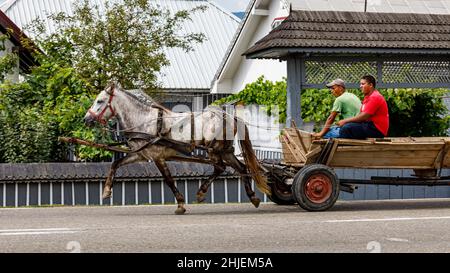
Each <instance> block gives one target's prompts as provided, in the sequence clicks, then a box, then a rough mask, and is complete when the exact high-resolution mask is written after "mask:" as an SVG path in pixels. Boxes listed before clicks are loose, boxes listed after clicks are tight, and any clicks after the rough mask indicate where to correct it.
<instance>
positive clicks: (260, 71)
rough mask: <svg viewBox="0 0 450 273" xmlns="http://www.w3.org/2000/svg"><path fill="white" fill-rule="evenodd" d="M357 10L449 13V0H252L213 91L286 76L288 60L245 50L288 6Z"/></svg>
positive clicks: (232, 90)
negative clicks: (257, 55)
mask: <svg viewBox="0 0 450 273" xmlns="http://www.w3.org/2000/svg"><path fill="white" fill-rule="evenodd" d="M290 8H292V9H293V10H314V11H326V10H329V11H355V12H358V11H359V12H363V11H367V12H381V13H386V12H394V13H425V14H450V0H251V1H250V3H249V5H248V7H247V13H246V16H245V18H244V19H243V20H242V22H241V25H240V26H239V28H238V30H237V32H236V34H235V37H234V39H233V40H232V42H231V44H230V46H229V48H228V51H227V54H226V56H225V59H224V60H223V61H222V65H221V66H220V67H219V69H218V71H217V73H216V76H215V78H214V80H213V82H212V84H211V92H212V93H238V92H239V91H241V90H242V89H244V87H245V85H246V84H248V83H251V82H254V81H255V80H256V79H257V78H258V77H260V76H261V75H264V76H265V78H266V79H268V80H271V81H279V80H282V79H283V77H286V75H287V71H286V63H285V62H280V61H277V60H253V59H252V60H249V59H246V58H245V57H244V56H242V54H243V53H244V52H245V51H246V50H247V49H248V48H250V47H251V46H253V45H254V44H255V43H256V42H257V41H259V40H260V39H261V38H263V37H264V36H266V35H267V34H269V32H270V31H271V30H272V29H273V26H277V25H278V23H279V22H280V21H281V20H282V19H283V18H284V17H286V16H287V15H288V14H289V10H290Z"/></svg>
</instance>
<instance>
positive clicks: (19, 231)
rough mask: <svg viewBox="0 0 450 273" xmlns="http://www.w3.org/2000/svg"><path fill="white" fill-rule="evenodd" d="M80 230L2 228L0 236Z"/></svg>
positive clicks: (68, 232) (71, 232) (74, 231)
mask: <svg viewBox="0 0 450 273" xmlns="http://www.w3.org/2000/svg"><path fill="white" fill-rule="evenodd" d="M77 232H79V231H78V230H76V229H70V228H45V229H3V230H0V236H17V235H49V234H73V233H77Z"/></svg>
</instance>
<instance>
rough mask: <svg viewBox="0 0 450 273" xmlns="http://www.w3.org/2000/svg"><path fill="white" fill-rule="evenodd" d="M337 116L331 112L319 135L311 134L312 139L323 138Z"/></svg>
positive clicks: (336, 113)
mask: <svg viewBox="0 0 450 273" xmlns="http://www.w3.org/2000/svg"><path fill="white" fill-rule="evenodd" d="M337 115H338V112H336V111H333V112H331V114H330V115H329V116H328V118H327V121H326V122H325V126H324V127H323V129H322V131H320V133H315V134H313V137H323V136H324V135H325V134H326V133H327V132H328V131H329V130H330V127H331V125H332V124H333V122H334V120H335V119H336V116H337Z"/></svg>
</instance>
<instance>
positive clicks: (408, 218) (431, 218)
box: [323, 216, 450, 223]
mask: <svg viewBox="0 0 450 273" xmlns="http://www.w3.org/2000/svg"><path fill="white" fill-rule="evenodd" d="M444 219H450V216H441V217H405V218H380V219H349V220H328V221H323V223H354V222H388V221H414V220H444Z"/></svg>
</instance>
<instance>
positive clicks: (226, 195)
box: [0, 177, 268, 207]
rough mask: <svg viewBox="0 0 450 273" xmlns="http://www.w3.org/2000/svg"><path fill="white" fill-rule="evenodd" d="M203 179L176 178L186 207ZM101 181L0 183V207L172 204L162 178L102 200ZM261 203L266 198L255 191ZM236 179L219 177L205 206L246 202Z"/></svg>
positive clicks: (118, 188)
mask: <svg viewBox="0 0 450 273" xmlns="http://www.w3.org/2000/svg"><path fill="white" fill-rule="evenodd" d="M204 179H206V177H196V178H194V177H185V178H178V179H176V182H177V187H178V189H179V190H180V192H181V193H183V194H184V197H185V200H186V203H187V204H192V203H195V202H196V193H197V190H198V188H199V186H200V185H201V183H202V181H204ZM103 183H104V181H103V180H90V181H74V180H72V181H71V180H67V181H51V182H16V183H0V206H2V207H23V206H47V205H49V206H51V205H68V206H82V205H83V206H84V205H97V206H103V205H118V206H122V205H148V204H174V203H176V200H175V198H174V196H173V194H172V191H171V190H170V189H169V188H168V187H167V185H165V183H164V182H163V181H162V180H161V179H148V180H145V179H139V180H119V181H116V182H115V183H114V188H113V194H112V197H111V198H108V199H102V198H101V193H102V190H103ZM257 196H258V197H259V198H260V199H261V201H262V202H268V199H267V196H265V195H263V194H262V193H260V192H257ZM248 202H249V200H248V197H247V196H246V193H245V191H244V190H243V185H241V180H240V179H239V178H238V177H220V178H218V179H217V180H216V181H214V183H213V184H212V185H211V187H210V189H209V191H208V194H207V196H206V200H205V203H248Z"/></svg>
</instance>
